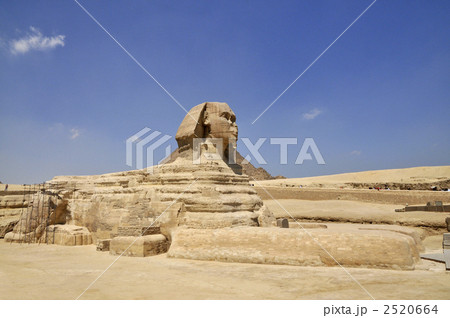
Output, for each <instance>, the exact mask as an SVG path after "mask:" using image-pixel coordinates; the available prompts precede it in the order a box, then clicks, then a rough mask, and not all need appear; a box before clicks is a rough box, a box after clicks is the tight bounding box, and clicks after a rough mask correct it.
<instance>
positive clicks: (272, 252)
mask: <svg viewBox="0 0 450 318" xmlns="http://www.w3.org/2000/svg"><path fill="white" fill-rule="evenodd" d="M237 136H238V128H237V125H236V115H235V114H234V112H233V111H232V110H231V108H230V107H229V106H228V105H227V104H225V103H217V102H206V103H202V104H199V105H197V106H195V107H193V108H192V109H191V110H190V111H189V113H188V114H186V116H185V118H184V120H183V121H182V123H181V124H180V126H179V128H178V131H177V134H176V137H175V138H176V140H177V143H178V147H179V148H178V149H177V151H176V158H175V159H174V160H168V161H167V162H166V163H165V164H162V165H159V166H154V167H152V169H151V171H149V170H148V169H142V170H134V171H124V172H117V173H110V174H104V175H95V176H60V177H55V178H53V179H52V180H50V181H49V182H47V183H46V184H45V189H43V190H40V191H38V192H37V193H35V194H33V195H32V197H31V199H30V202H29V204H28V208H27V209H26V210H24V211H23V213H22V215H21V217H20V221H19V222H18V223H17V224H16V225H15V227H14V229H13V231H11V232H9V233H7V234H6V235H5V240H6V241H8V242H35V243H47V244H61V245H84V244H91V243H96V244H97V250H98V251H108V250H109V252H110V253H111V254H113V255H122V254H123V255H125V256H150V255H156V254H160V253H166V252H167V256H168V257H174V258H190V259H197V260H216V261H225V262H244V263H264V264H287V265H313V266H336V265H345V266H358V267H378V268H394V269H413V268H414V266H415V264H416V263H417V261H418V260H419V259H420V257H419V252H420V251H421V250H422V247H421V241H420V238H418V236H417V234H416V233H415V232H414V231H408V230H399V229H398V228H390V227H388V226H384V227H377V228H366V227H361V228H357V229H352V230H348V229H339V228H332V229H331V228H328V227H327V226H322V225H319V224H316V226H314V224H311V226H306V225H302V224H300V223H298V222H297V221H296V220H295V219H293V220H292V217H291V216H290V215H288V214H286V215H284V216H283V217H282V218H280V217H278V222H277V218H276V217H275V216H274V214H273V213H272V212H270V210H269V209H268V208H267V206H266V205H265V204H264V202H263V201H262V199H261V197H260V196H259V195H258V193H257V191H256V190H255V188H254V187H252V186H251V185H250V182H249V181H250V179H249V176H247V175H245V174H244V173H243V172H242V167H241V166H240V165H239V164H237V163H236V161H235V159H234V155H235V153H236V151H235V142H236V139H237ZM285 218H290V219H291V221H293V222H289V221H288V220H287V219H285ZM290 223H291V226H290ZM277 224H278V225H277Z"/></svg>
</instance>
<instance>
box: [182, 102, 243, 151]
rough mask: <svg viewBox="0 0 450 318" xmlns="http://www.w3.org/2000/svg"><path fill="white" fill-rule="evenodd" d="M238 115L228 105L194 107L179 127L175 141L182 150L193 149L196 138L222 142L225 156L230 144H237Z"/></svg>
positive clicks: (217, 104)
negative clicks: (213, 139) (215, 139)
mask: <svg viewBox="0 0 450 318" xmlns="http://www.w3.org/2000/svg"><path fill="white" fill-rule="evenodd" d="M237 136H238V127H237V125H236V115H235V114H234V112H233V111H232V110H231V108H230V106H228V105H227V104H226V103H217V102H207V103H203V104H200V105H197V106H195V107H193V108H192V109H191V110H190V111H189V112H188V113H187V114H186V116H185V117H184V119H183V122H182V123H181V125H180V127H178V131H177V134H176V136H175V139H176V140H177V143H178V147H179V148H180V150H185V149H189V148H192V147H193V140H194V138H218V139H221V140H222V146H223V148H222V149H223V151H224V154H226V153H227V150H228V146H229V145H230V143H233V142H236V140H237Z"/></svg>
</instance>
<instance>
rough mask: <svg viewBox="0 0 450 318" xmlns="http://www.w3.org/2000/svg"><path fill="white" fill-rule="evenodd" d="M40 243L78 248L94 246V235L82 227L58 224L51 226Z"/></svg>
mask: <svg viewBox="0 0 450 318" xmlns="http://www.w3.org/2000/svg"><path fill="white" fill-rule="evenodd" d="M40 243H47V244H56V245H65V246H76V245H90V244H92V235H91V233H90V232H89V230H88V229H87V228H85V227H82V226H76V225H69V224H57V225H49V226H48V227H47V229H46V230H45V233H44V235H43V236H42V237H41V238H40Z"/></svg>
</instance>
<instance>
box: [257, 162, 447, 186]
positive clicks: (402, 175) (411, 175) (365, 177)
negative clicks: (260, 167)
mask: <svg viewBox="0 0 450 318" xmlns="http://www.w3.org/2000/svg"><path fill="white" fill-rule="evenodd" d="M449 178H450V166H436V167H414V168H406V169H389V170H373V171H363V172H353V173H343V174H335V175H328V176H319V177H309V178H289V179H277V180H264V181H259V183H261V184H262V185H263V186H279V185H284V184H289V185H296V186H298V185H303V186H315V185H319V184H321V185H323V186H325V187H327V186H328V187H339V186H342V185H344V184H345V183H351V182H354V183H394V182H395V183H429V182H436V181H441V180H445V179H449Z"/></svg>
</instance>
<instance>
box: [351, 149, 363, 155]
mask: <svg viewBox="0 0 450 318" xmlns="http://www.w3.org/2000/svg"><path fill="white" fill-rule="evenodd" d="M350 154H351V155H353V156H359V155H360V154H361V150H353V151H352V152H350Z"/></svg>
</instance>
